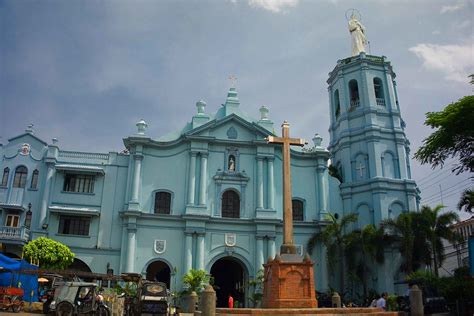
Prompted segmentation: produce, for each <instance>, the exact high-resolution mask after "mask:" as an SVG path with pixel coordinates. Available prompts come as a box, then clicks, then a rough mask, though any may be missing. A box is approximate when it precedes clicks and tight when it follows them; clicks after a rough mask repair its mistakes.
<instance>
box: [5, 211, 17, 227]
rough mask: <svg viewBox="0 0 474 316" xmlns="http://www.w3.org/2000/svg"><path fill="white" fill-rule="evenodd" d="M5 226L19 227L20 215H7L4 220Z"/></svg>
mask: <svg viewBox="0 0 474 316" xmlns="http://www.w3.org/2000/svg"><path fill="white" fill-rule="evenodd" d="M5 226H7V227H19V226H20V215H18V214H7V218H6V220H5Z"/></svg>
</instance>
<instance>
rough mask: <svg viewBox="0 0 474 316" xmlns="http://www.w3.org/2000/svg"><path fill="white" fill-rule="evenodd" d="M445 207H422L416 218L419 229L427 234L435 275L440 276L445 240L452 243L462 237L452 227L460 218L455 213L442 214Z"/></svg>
mask: <svg viewBox="0 0 474 316" xmlns="http://www.w3.org/2000/svg"><path fill="white" fill-rule="evenodd" d="M443 208H444V206H443V205H437V206H436V207H435V208H433V209H432V208H430V207H429V206H427V205H424V206H422V207H421V212H420V213H418V214H417V215H415V216H416V221H417V222H418V223H420V225H419V228H420V230H423V231H424V232H425V235H426V237H427V241H428V244H429V246H430V247H429V249H430V251H431V258H432V260H433V266H434V273H435V276H438V268H439V267H440V266H441V265H442V263H443V260H444V246H443V239H444V240H447V241H449V242H451V243H454V242H457V241H459V238H460V236H459V235H458V234H457V233H456V232H455V231H453V230H452V229H451V228H450V226H451V225H452V224H454V223H455V222H458V221H459V216H458V214H456V213H455V212H452V211H450V212H445V213H441V210H442V209H443Z"/></svg>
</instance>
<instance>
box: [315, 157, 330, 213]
mask: <svg viewBox="0 0 474 316" xmlns="http://www.w3.org/2000/svg"><path fill="white" fill-rule="evenodd" d="M326 169H327V168H326V167H325V166H321V165H319V166H318V167H316V172H317V178H318V197H319V199H318V200H319V216H318V219H319V220H322V215H323V214H325V213H327V210H328V208H327V193H328V190H327V189H326V180H327V179H326V178H325V177H324V174H325V172H326Z"/></svg>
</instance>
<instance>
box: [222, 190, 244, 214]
mask: <svg viewBox="0 0 474 316" xmlns="http://www.w3.org/2000/svg"><path fill="white" fill-rule="evenodd" d="M222 217H230V218H239V217H240V197H239V195H238V194H237V193H236V192H235V191H232V190H228V191H225V192H224V194H222Z"/></svg>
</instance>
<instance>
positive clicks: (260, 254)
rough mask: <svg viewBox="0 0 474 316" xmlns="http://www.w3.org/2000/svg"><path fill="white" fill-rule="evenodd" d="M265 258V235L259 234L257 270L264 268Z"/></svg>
mask: <svg viewBox="0 0 474 316" xmlns="http://www.w3.org/2000/svg"><path fill="white" fill-rule="evenodd" d="M264 262H265V261H264V258H263V237H261V236H257V262H256V271H255V272H258V270H260V269H263V266H262V265H263V264H264Z"/></svg>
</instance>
